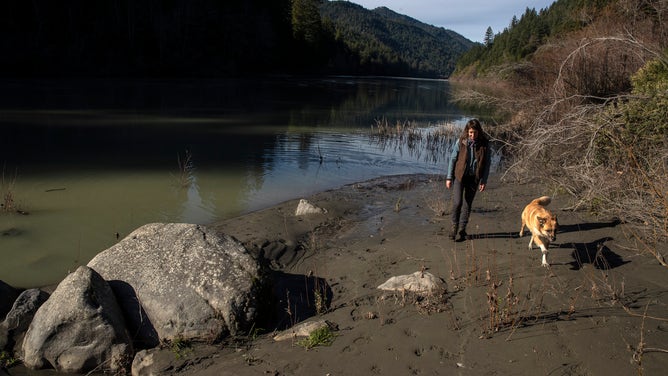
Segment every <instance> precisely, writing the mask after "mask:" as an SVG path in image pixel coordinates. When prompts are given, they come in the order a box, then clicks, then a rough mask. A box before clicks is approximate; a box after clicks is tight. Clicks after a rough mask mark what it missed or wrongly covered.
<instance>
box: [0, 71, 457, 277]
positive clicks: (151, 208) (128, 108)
mask: <svg viewBox="0 0 668 376" xmlns="http://www.w3.org/2000/svg"><path fill="white" fill-rule="evenodd" d="M379 118H387V119H392V121H393V119H398V120H402V121H403V120H410V121H412V122H416V123H417V124H418V126H419V127H423V128H427V129H428V128H430V127H434V126H435V125H438V124H443V123H445V122H455V123H461V122H463V121H464V120H463V114H461V113H460V112H459V110H458V109H457V108H456V107H454V106H453V105H451V104H450V103H448V83H447V82H445V81H435V80H407V79H377V78H366V79H365V78H350V77H343V78H341V77H340V78H325V79H288V78H280V79H271V80H252V81H251V80H245V81H241V80H233V81H229V80H228V81H222V80H220V81H217V80H213V81H203V80H195V81H192V80H188V81H185V80H184V81H142V82H137V81H127V82H123V81H121V82H118V81H113V82H111V81H103V80H100V81H80V82H73V81H20V80H12V81H7V82H3V85H1V86H0V127H2V130H3V137H2V138H0V163H1V164H2V166H3V171H5V173H6V175H5V176H7V177H12V181H13V182H14V183H13V184H12V185H11V188H10V187H9V185H8V184H6V183H5V184H2V186H0V193H1V194H3V195H4V194H5V193H6V192H7V190H8V189H11V191H12V194H13V197H14V199H15V202H16V204H17V205H18V207H19V208H21V210H25V211H26V212H28V213H30V214H29V215H20V214H18V213H16V212H10V211H5V212H0V234H2V236H0V251H1V252H2V254H3V263H2V264H0V279H2V280H4V281H6V282H8V283H10V284H13V285H16V286H22V287H31V286H38V285H45V284H50V283H55V282H57V281H59V280H60V279H62V278H63V277H64V276H65V275H66V273H67V272H68V271H70V270H74V268H75V267H76V266H77V265H80V264H85V263H87V262H88V260H90V259H91V258H92V257H93V256H94V255H95V254H97V253H98V252H100V251H102V250H104V249H106V248H108V247H109V246H111V245H112V244H114V243H115V242H116V241H117V238H116V234H118V236H119V237H123V236H126V235H127V234H129V233H130V232H131V231H132V230H134V229H135V228H137V227H139V226H141V225H143V224H145V223H150V222H189V223H202V224H204V223H211V222H213V221H216V220H218V219H222V218H228V217H232V216H237V215H240V214H242V213H245V212H248V211H253V210H258V209H261V208H265V207H268V206H271V205H274V204H276V203H279V202H282V201H285V200H289V199H294V198H299V197H303V196H307V195H310V194H313V193H315V192H318V191H322V190H326V189H331V188H335V187H338V186H341V185H344V184H348V183H353V182H356V181H361V180H366V179H370V178H373V177H377V176H381V175H388V174H403V173H419V172H425V173H441V172H443V170H444V168H445V167H444V165H445V161H436V160H428V159H425V158H424V157H423V156H422V155H416V154H412V153H410V152H406V151H405V150H402V149H397V148H394V147H393V148H390V147H387V146H383V145H381V144H378V143H376V142H374V141H373V140H372V139H370V138H369V134H368V133H369V131H370V129H371V125H372V124H374V122H375V120H376V119H379ZM184 150H188V151H189V153H190V156H191V158H192V160H191V162H192V166H193V169H192V171H191V172H190V173H191V175H190V178H191V180H190V181H189V184H187V185H183V184H180V183H179V182H178V180H179V179H178V175H179V174H180V172H179V169H180V167H179V153H183V152H184Z"/></svg>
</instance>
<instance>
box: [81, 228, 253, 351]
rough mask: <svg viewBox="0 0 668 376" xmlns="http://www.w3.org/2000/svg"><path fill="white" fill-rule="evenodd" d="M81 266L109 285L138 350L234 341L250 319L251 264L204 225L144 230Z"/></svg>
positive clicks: (234, 246) (230, 239) (238, 246)
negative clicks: (165, 343) (167, 343)
mask: <svg viewBox="0 0 668 376" xmlns="http://www.w3.org/2000/svg"><path fill="white" fill-rule="evenodd" d="M88 266H90V267H91V268H93V269H95V270H97V271H98V272H99V273H100V274H101V275H102V276H103V277H104V278H105V279H106V280H107V281H109V283H110V285H111V286H112V288H113V289H114V292H115V293H116V296H117V297H118V299H119V302H120V304H121V307H122V308H123V310H124V311H125V315H126V319H127V320H128V322H129V324H128V325H129V328H130V331H131V333H133V334H135V335H136V337H135V341H136V342H135V343H137V344H138V345H141V346H142V347H153V346H156V345H158V344H159V341H160V340H165V339H166V340H173V339H186V340H212V339H216V338H219V337H221V336H223V335H227V334H236V333H238V332H239V331H242V330H246V329H249V328H250V324H251V323H252V322H253V321H254V319H255V317H256V315H257V302H258V297H257V294H258V293H259V288H258V287H259V285H260V283H259V281H260V266H259V264H258V262H257V261H256V260H255V259H254V258H253V257H252V256H251V255H250V254H249V253H248V251H247V250H246V248H244V246H243V245H242V244H241V243H239V242H238V241H237V240H236V239H234V238H233V237H231V236H228V235H225V234H220V233H217V232H215V231H213V230H210V229H208V228H207V227H205V226H200V225H194V224H184V223H152V224H147V225H144V226H142V227H140V228H139V229H137V230H135V231H134V232H132V233H131V234H130V235H128V236H127V237H126V238H125V239H123V240H122V241H120V242H119V243H117V244H116V245H114V246H112V247H111V248H109V249H107V250H105V251H103V252H101V253H100V254H98V255H97V256H95V257H94V258H93V259H92V260H91V261H90V262H89V263H88Z"/></svg>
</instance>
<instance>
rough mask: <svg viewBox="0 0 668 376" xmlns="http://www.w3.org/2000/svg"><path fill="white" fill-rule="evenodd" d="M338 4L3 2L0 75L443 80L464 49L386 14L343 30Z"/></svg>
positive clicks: (305, 0)
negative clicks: (375, 76)
mask: <svg viewBox="0 0 668 376" xmlns="http://www.w3.org/2000/svg"><path fill="white" fill-rule="evenodd" d="M338 5H341V4H338V2H329V1H325V0H244V1H216V0H174V1H158V0H115V1H88V0H71V1H67V2H60V1H51V0H32V1H10V2H7V3H6V4H4V5H3V6H2V12H0V76H5V77H8V76H9V77H21V76H126V77H137V76H141V77H147V76H151V77H153V76H159V77H175V76H178V77H191V76H200V77H202V76H204V77H220V76H240V75H262V74H283V73H287V74H379V75H400V76H409V75H417V76H424V77H440V76H447V75H449V73H450V72H451V71H452V70H453V69H454V62H455V60H456V58H457V57H458V56H459V54H461V53H462V52H463V51H464V50H465V49H466V48H468V46H469V45H470V42H468V41H467V40H465V39H464V38H462V37H461V36H459V35H457V34H455V33H453V32H448V31H445V30H443V29H436V28H433V27H431V26H428V25H424V24H421V23H419V22H417V21H415V20H411V19H409V18H407V17H403V16H400V15H398V14H396V13H393V12H391V11H389V10H383V11H380V10H379V11H375V12H371V11H367V10H365V9H363V8H361V7H358V9H357V11H356V15H355V17H356V18H355V20H357V21H359V22H363V23H365V25H366V26H367V27H370V28H371V29H370V30H369V31H368V34H367V35H364V36H363V37H361V36H360V34H359V33H356V32H355V31H354V30H351V28H350V27H351V26H350V25H351V24H350V22H347V23H345V24H344V23H342V22H340V20H341V14H339V12H337V10H336V9H337V8H339V7H338ZM321 11H322V12H324V13H326V16H325V17H323V16H322V15H321V14H320V12H321ZM344 18H345V17H344ZM337 20H338V21H337ZM346 25H349V26H350V27H349V26H346ZM450 41H452V42H450ZM429 50H432V51H429Z"/></svg>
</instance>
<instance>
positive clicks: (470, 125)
mask: <svg viewBox="0 0 668 376" xmlns="http://www.w3.org/2000/svg"><path fill="white" fill-rule="evenodd" d="M469 129H475V130H476V131H478V139H479V140H484V141H487V140H488V138H487V135H486V134H485V132H484V131H483V130H482V124H480V121H479V120H478V119H471V120H469V121H468V122H467V123H466V126H465V127H464V130H463V131H462V135H461V139H462V140H466V139H467V138H468V134H469Z"/></svg>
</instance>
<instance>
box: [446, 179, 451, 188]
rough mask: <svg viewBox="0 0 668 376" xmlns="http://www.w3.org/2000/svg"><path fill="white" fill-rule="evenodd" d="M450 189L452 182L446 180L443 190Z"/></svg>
mask: <svg viewBox="0 0 668 376" xmlns="http://www.w3.org/2000/svg"><path fill="white" fill-rule="evenodd" d="M450 187H452V180H450V179H448V180H446V181H445V188H447V189H450Z"/></svg>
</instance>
